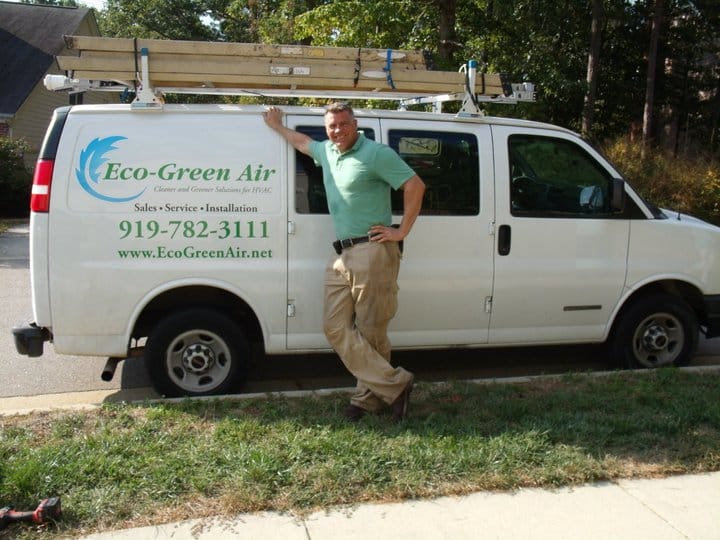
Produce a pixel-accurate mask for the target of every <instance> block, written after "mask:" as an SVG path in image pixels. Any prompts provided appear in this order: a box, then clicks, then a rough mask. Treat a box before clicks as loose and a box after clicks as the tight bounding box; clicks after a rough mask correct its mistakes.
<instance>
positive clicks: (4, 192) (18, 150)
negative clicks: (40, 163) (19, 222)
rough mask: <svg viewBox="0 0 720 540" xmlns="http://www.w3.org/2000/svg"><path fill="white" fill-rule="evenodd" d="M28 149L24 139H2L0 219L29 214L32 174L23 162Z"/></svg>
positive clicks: (0, 140) (0, 139)
mask: <svg viewBox="0 0 720 540" xmlns="http://www.w3.org/2000/svg"><path fill="white" fill-rule="evenodd" d="M27 149H28V145H27V143H26V142H25V141H24V140H22V139H11V138H9V137H0V217H25V216H27V215H28V213H29V207H30V189H31V186H32V173H31V172H30V171H29V170H28V169H27V167H26V166H25V163H24V162H23V154H24V153H25V151H26V150H27Z"/></svg>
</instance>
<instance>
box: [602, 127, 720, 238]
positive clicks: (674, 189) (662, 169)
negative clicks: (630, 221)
mask: <svg viewBox="0 0 720 540" xmlns="http://www.w3.org/2000/svg"><path fill="white" fill-rule="evenodd" d="M604 152H605V154H606V155H607V156H608V158H609V159H610V160H611V161H612V162H613V164H614V165H615V166H616V167H617V168H618V170H619V171H620V172H621V173H622V174H623V176H624V177H625V178H626V179H627V180H628V181H629V182H630V184H631V185H632V186H633V187H634V188H635V189H637V190H638V192H639V193H640V194H641V195H642V196H643V197H644V198H646V199H647V200H648V201H650V202H652V203H654V204H656V205H657V206H660V207H662V208H668V209H671V210H677V211H681V212H683V213H687V214H691V215H693V216H695V217H698V218H700V219H702V220H705V221H708V222H710V223H714V224H715V225H718V226H720V163H718V161H717V160H713V159H710V158H704V159H703V158H699V157H693V158H688V157H683V156H668V155H667V154H664V153H663V152H660V151H647V150H646V151H645V152H644V153H643V149H642V146H641V145H640V144H638V143H631V142H628V141H627V139H625V138H621V139H618V140H616V141H615V142H613V143H611V144H608V145H607V146H606V147H605V148H604ZM643 154H644V155H643Z"/></svg>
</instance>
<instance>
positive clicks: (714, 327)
mask: <svg viewBox="0 0 720 540" xmlns="http://www.w3.org/2000/svg"><path fill="white" fill-rule="evenodd" d="M705 313H707V330H706V331H705V337H707V338H713V337H716V336H720V294H710V295H707V296H705Z"/></svg>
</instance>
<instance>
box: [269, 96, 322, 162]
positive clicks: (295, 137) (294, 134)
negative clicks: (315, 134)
mask: <svg viewBox="0 0 720 540" xmlns="http://www.w3.org/2000/svg"><path fill="white" fill-rule="evenodd" d="M262 116H263V120H265V123H266V124H267V125H268V127H270V128H272V129H274V130H275V131H277V132H278V133H279V134H280V135H281V136H282V137H283V138H284V139H285V140H286V141H287V142H289V143H290V144H291V145H292V147H293V148H295V150H298V151H299V152H302V153H303V154H306V155H308V156H309V155H310V143H311V142H312V139H311V138H310V137H308V136H307V135H305V134H304V133H300V132H299V131H294V130H292V129H290V128H286V127H285V126H284V125H283V111H282V109H280V108H279V107H268V108H267V109H266V110H265V112H263V113H262Z"/></svg>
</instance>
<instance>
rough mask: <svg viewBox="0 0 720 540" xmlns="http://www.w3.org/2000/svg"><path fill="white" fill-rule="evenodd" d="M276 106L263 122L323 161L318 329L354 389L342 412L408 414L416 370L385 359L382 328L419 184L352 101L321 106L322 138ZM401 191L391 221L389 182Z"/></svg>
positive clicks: (354, 416)
mask: <svg viewBox="0 0 720 540" xmlns="http://www.w3.org/2000/svg"><path fill="white" fill-rule="evenodd" d="M282 114H283V113H282V111H281V110H280V109H278V108H277V107H269V108H268V109H267V111H266V112H264V113H263V118H264V119H265V122H266V124H267V125H268V126H269V127H271V128H272V129H274V130H275V131H276V132H278V133H279V134H280V135H281V136H282V137H284V138H285V139H286V140H287V141H288V142H289V143H290V144H291V145H292V146H293V147H294V148H295V149H296V150H298V151H300V152H302V153H303V154H306V155H308V156H310V157H312V158H313V159H314V160H315V162H316V163H317V164H318V165H320V166H322V169H323V182H324V184H325V191H326V194H327V200H328V208H329V209H330V215H331V216H332V218H333V223H334V225H335V234H336V237H337V239H338V241H336V242H335V243H334V244H333V247H335V250H336V252H337V257H334V258H333V259H332V260H331V261H330V262H329V263H328V266H327V268H326V270H325V302H324V331H325V335H326V336H327V339H328V341H329V342H330V345H332V347H333V349H335V352H337V353H338V355H339V356H340V359H341V360H342V361H343V363H344V364H345V367H347V369H348V370H349V371H350V373H352V374H353V375H354V376H355V377H356V378H357V381H358V382H357V389H356V392H355V394H354V395H353V396H352V398H351V400H350V406H349V407H348V408H347V409H346V411H345V415H346V416H347V417H348V418H349V419H350V420H359V419H360V418H361V417H362V416H363V415H364V414H365V413H366V412H378V411H379V410H381V409H382V408H383V407H385V406H388V405H389V406H390V407H391V408H392V414H393V419H394V420H395V421H400V420H402V419H403V418H404V417H405V415H406V414H407V407H408V402H409V399H410V391H411V390H412V386H413V382H414V377H413V375H412V373H410V372H409V371H406V370H405V369H403V368H400V367H398V368H393V367H392V366H391V365H390V349H391V346H390V340H389V339H388V336H387V328H388V325H389V323H390V320H391V319H392V318H393V316H394V315H395V312H396V311H397V275H398V271H399V268H400V256H401V255H400V248H399V242H400V241H401V240H403V239H404V238H405V237H406V236H407V235H408V234H409V233H410V229H411V228H412V226H413V223H414V222H415V219H416V218H417V216H418V214H419V213H420V208H421V206H422V199H423V194H424V193H425V184H424V183H423V181H422V180H421V179H420V177H419V176H418V175H417V174H415V172H414V171H413V170H412V169H411V168H410V167H408V165H407V164H406V163H405V162H404V161H403V160H402V159H401V158H400V156H398V155H397V154H396V153H395V152H394V151H393V150H392V149H391V148H390V147H388V146H386V145H383V144H380V143H376V142H375V141H372V140H369V139H366V138H365V136H364V134H362V133H360V132H358V130H357V120H356V119H355V116H354V114H353V110H352V108H351V107H350V106H349V105H347V104H344V103H335V104H333V105H330V106H329V107H327V109H326V112H325V130H326V132H327V136H328V139H329V140H327V141H323V142H319V141H314V140H313V139H312V138H310V137H308V136H307V135H305V134H303V133H299V132H297V131H294V130H291V129H289V128H287V127H285V126H283V123H282ZM391 188H392V189H402V190H403V202H404V210H403V218H402V222H401V223H400V226H399V227H397V228H395V227H392V226H391V225H392V212H391V207H390V189H391Z"/></svg>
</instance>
